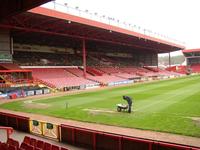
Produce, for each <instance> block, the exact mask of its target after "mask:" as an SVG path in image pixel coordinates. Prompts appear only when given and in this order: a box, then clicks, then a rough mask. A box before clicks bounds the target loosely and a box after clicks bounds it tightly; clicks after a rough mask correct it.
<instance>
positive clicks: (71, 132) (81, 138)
mask: <svg viewBox="0 0 200 150" xmlns="http://www.w3.org/2000/svg"><path fill="white" fill-rule="evenodd" d="M0 125H2V126H9V127H13V128H14V129H16V130H20V131H24V132H30V133H33V134H38V135H42V136H44V137H48V138H49V137H50V138H53V139H57V140H59V141H60V142H64V143H69V144H72V145H75V146H79V147H83V148H87V149H92V150H200V147H192V146H187V145H179V144H175V143H166V142H161V141H156V140H149V139H143V138H138V137H129V136H123V135H119V134H113V133H107V132H103V131H97V130H91V129H86V128H80V127H75V126H70V125H65V124H61V125H55V124H51V123H48V122H44V121H39V120H31V119H29V118H28V117H22V116H18V115H13V114H8V113H3V112H0Z"/></svg>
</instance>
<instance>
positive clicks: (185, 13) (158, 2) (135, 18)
mask: <svg viewBox="0 0 200 150" xmlns="http://www.w3.org/2000/svg"><path fill="white" fill-rule="evenodd" d="M57 2H59V3H67V5H68V6H70V7H76V6H78V7H79V9H81V10H89V12H97V13H98V14H101V15H105V16H110V17H113V18H116V19H119V20H121V21H125V22H127V23H131V24H136V25H139V26H141V27H143V28H147V29H150V30H152V31H154V32H159V33H161V34H164V35H167V36H169V37H172V38H174V39H177V40H180V41H183V42H185V46H186V48H200V0H57Z"/></svg>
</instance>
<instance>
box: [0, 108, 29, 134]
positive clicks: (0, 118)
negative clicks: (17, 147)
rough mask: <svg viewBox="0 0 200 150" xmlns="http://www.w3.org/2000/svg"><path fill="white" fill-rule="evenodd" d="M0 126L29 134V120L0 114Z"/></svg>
mask: <svg viewBox="0 0 200 150" xmlns="http://www.w3.org/2000/svg"><path fill="white" fill-rule="evenodd" d="M0 125H2V126H7V127H13V129H16V130H19V131H23V132H28V133H29V118H28V117H23V116H18V115H14V114H9V113H3V112H0Z"/></svg>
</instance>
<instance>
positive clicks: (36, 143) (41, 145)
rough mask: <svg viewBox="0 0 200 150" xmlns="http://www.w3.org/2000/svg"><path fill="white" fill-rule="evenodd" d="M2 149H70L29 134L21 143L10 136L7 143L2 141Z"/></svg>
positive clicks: (0, 149) (0, 148)
mask: <svg viewBox="0 0 200 150" xmlns="http://www.w3.org/2000/svg"><path fill="white" fill-rule="evenodd" d="M0 150H68V149H67V148H64V147H59V146H57V145H54V144H50V143H48V142H45V141H42V140H37V139H35V138H31V137H28V136H25V137H24V140H23V142H22V143H21V144H19V142H18V141H17V140H14V139H12V138H9V139H8V140H7V142H6V143H1V142H0Z"/></svg>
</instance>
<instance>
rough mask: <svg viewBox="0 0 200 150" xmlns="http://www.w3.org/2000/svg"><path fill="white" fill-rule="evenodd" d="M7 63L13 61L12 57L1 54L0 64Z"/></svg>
mask: <svg viewBox="0 0 200 150" xmlns="http://www.w3.org/2000/svg"><path fill="white" fill-rule="evenodd" d="M5 61H12V55H11V54H6V53H0V62H5Z"/></svg>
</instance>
